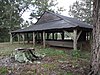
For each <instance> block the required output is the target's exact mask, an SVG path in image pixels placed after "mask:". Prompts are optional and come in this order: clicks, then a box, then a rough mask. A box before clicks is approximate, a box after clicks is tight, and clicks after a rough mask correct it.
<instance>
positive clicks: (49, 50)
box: [38, 48, 66, 56]
mask: <svg viewBox="0 0 100 75" xmlns="http://www.w3.org/2000/svg"><path fill="white" fill-rule="evenodd" d="M38 52H39V53H40V54H44V53H45V54H46V55H47V56H56V55H66V53H65V52H64V51H62V50H56V49H52V48H45V49H40V50H38Z"/></svg>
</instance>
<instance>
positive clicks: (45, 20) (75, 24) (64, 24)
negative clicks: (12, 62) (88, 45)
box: [10, 12, 92, 50]
mask: <svg viewBox="0 0 100 75" xmlns="http://www.w3.org/2000/svg"><path fill="white" fill-rule="evenodd" d="M68 30H69V31H71V33H70V32H69V31H68ZM91 31H92V26H91V25H88V24H86V23H83V22H81V21H79V20H76V19H74V18H71V17H66V16H63V15H59V14H55V13H52V12H45V13H44V14H43V15H42V16H41V17H40V19H39V20H38V21H37V23H35V25H31V26H30V27H27V28H25V29H19V30H16V31H12V32H11V36H10V37H11V39H10V41H11V42H12V38H13V37H14V36H13V35H12V34H14V33H16V34H17V35H18V36H17V37H18V42H20V38H19V37H20V35H21V36H22V38H23V43H24V42H25V35H24V33H32V38H33V40H32V41H33V44H34V46H35V43H36V41H37V39H36V38H37V36H38V33H40V34H41V37H40V38H41V39H42V42H43V46H44V47H45V46H46V44H47V43H49V44H51V45H56V46H64V47H66V46H70V45H71V46H70V47H73V48H74V50H76V49H77V46H78V41H79V40H80V37H81V39H84V40H83V41H85V39H86V32H91ZM57 32H60V33H61V34H62V35H61V36H62V39H61V40H60V41H58V39H57ZM50 33H52V40H51V39H48V37H49V35H50ZM55 33H56V37H55ZM65 33H67V34H66V35H67V36H69V37H71V42H67V41H66V40H65ZM58 37H59V36H58ZM55 38H56V39H55Z"/></svg>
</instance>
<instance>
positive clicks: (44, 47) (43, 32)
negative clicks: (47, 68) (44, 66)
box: [43, 31, 46, 48]
mask: <svg viewBox="0 0 100 75" xmlns="http://www.w3.org/2000/svg"><path fill="white" fill-rule="evenodd" d="M45 46H46V44H45V31H43V47H44V48H45Z"/></svg>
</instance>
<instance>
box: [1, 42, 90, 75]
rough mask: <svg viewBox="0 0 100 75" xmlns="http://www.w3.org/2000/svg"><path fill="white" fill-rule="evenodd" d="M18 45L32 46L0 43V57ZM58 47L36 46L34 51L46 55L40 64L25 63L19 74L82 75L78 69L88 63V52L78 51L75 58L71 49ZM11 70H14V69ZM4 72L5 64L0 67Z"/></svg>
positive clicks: (9, 53)
mask: <svg viewBox="0 0 100 75" xmlns="http://www.w3.org/2000/svg"><path fill="white" fill-rule="evenodd" d="M19 47H21V48H30V47H33V46H32V44H17V43H14V44H10V43H0V57H8V56H10V55H11V54H12V53H13V51H14V50H15V49H16V48H19ZM60 49H61V48H60ZM60 49H56V48H51V47H50V48H45V49H44V48H43V47H42V46H36V47H35V50H36V52H38V53H40V54H44V53H45V54H46V56H45V57H44V58H43V60H41V64H38V65H37V64H35V63H34V62H33V63H32V65H31V67H29V66H30V65H25V68H24V69H22V71H21V73H20V75H35V74H38V75H53V74H55V75H82V72H81V70H80V69H81V68H84V67H86V66H87V65H88V63H89V58H90V53H89V52H88V51H80V56H79V57H77V58H76V57H73V56H72V50H66V49H64V50H63V49H61V50H60ZM32 67H34V68H32ZM12 70H14V72H16V70H15V69H12ZM76 70H77V71H76ZM6 73H8V68H5V66H3V67H0V74H2V75H5V74H6Z"/></svg>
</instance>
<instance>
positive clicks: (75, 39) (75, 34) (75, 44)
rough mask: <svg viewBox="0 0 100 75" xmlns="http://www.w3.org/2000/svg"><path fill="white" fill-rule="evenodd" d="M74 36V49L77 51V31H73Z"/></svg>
mask: <svg viewBox="0 0 100 75" xmlns="http://www.w3.org/2000/svg"><path fill="white" fill-rule="evenodd" d="M73 33H74V36H73V38H74V39H73V48H74V50H77V30H73Z"/></svg>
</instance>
